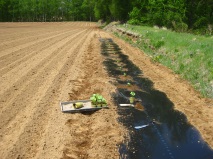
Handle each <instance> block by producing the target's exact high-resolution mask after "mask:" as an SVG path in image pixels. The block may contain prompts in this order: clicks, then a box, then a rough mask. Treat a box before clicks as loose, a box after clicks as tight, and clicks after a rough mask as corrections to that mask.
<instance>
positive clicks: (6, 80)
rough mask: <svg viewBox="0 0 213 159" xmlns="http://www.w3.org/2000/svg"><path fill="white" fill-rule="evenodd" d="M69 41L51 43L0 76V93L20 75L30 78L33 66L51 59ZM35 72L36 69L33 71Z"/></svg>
mask: <svg viewBox="0 0 213 159" xmlns="http://www.w3.org/2000/svg"><path fill="white" fill-rule="evenodd" d="M82 32H84V31H81V32H79V33H77V34H75V35H74V38H75V37H77V36H78V35H79V34H80V33H82ZM71 42H72V39H69V38H66V39H64V40H63V41H61V42H59V43H58V44H57V45H53V46H51V47H49V49H48V51H44V52H41V53H40V54H37V55H36V56H34V57H33V58H31V59H30V60H28V61H26V62H24V63H22V64H21V65H19V67H17V68H15V69H13V70H12V71H10V72H9V73H8V74H6V75H4V76H1V77H0V79H1V81H2V83H0V87H1V90H0V95H1V94H2V92H4V91H5V90H7V89H9V88H10V87H12V86H13V84H14V83H15V82H17V81H18V79H19V78H20V77H22V76H24V78H26V79H27V78H30V76H32V73H33V72H32V71H31V70H32V69H33V68H34V67H36V66H37V65H39V63H40V62H41V61H44V62H46V61H48V60H49V59H51V58H52V57H53V56H55V55H56V54H57V53H58V52H59V51H60V50H61V49H62V48H63V46H66V45H67V46H69V44H70V43H71ZM52 55H53V56H52ZM45 60H46V61H45ZM59 60H60V58H59ZM40 67H42V66H40ZM29 72H32V73H31V75H30V76H25V75H27V73H29ZM35 72H36V71H34V73H35ZM28 75H29V74H28ZM26 79H25V80H26ZM22 80H23V78H21V79H20V81H22Z"/></svg>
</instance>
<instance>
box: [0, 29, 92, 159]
mask: <svg viewBox="0 0 213 159" xmlns="http://www.w3.org/2000/svg"><path fill="white" fill-rule="evenodd" d="M91 32H92V29H91V28H90V29H86V28H85V29H81V30H79V31H77V29H74V30H71V31H66V30H65V32H64V30H63V31H61V32H60V33H59V34H56V35H54V34H53V32H52V35H51V34H49V35H48V36H47V37H44V36H42V37H39V38H41V39H39V40H35V41H33V42H29V43H27V44H23V43H22V44H21V45H20V44H18V46H17V47H16V46H14V47H12V48H10V47H8V48H7V49H5V52H4V53H1V55H2V56H1V57H0V58H1V62H2V63H4V65H3V64H2V63H1V66H2V67H1V70H0V71H1V84H0V85H1V87H2V88H1V91H0V99H1V101H0V102H1V104H0V108H1V113H0V117H1V121H0V126H1V129H0V130H1V135H0V146H1V151H0V154H1V156H2V157H3V158H17V157H18V158H22V157H23V158H32V157H35V156H36V155H38V156H39V154H38V151H39V149H42V148H43V146H41V145H43V144H44V143H45V142H46V141H45V140H46V139H45V138H49V137H48V136H46V131H49V130H47V129H46V127H47V125H48V124H49V123H51V121H49V119H50V118H51V114H52V113H54V110H55V108H54V107H52V106H53V105H58V101H59V98H61V89H62V88H63V86H64V85H65V84H66V83H67V82H69V78H68V77H67V76H68V75H70V74H72V76H75V77H77V75H78V72H77V71H75V67H73V66H74V64H75V65H77V64H76V63H78V62H79V61H78V60H79V59H81V58H82V55H83V54H84V51H83V50H84V49H85V48H84V47H82V46H83V44H84V43H88V42H89V40H90V39H91V35H90V34H91ZM74 39H75V40H74ZM31 40H32V39H31ZM22 42H24V41H22ZM20 47H23V49H21V50H20ZM13 50H14V52H13ZM77 61H78V62H77ZM54 120H56V119H54ZM52 133H53V134H55V133H54V132H52ZM50 136H51V135H50ZM52 144H53V143H52ZM44 145H46V144H44ZM55 146H57V145H55ZM40 152H41V151H40ZM38 156H37V157H38Z"/></svg>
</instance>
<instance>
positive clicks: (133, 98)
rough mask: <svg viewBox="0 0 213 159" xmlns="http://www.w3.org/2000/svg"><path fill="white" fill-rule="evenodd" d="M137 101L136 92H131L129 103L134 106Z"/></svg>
mask: <svg viewBox="0 0 213 159" xmlns="http://www.w3.org/2000/svg"><path fill="white" fill-rule="evenodd" d="M134 101H135V92H130V97H129V102H130V103H131V104H133V103H134Z"/></svg>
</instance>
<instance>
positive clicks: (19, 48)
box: [0, 32, 65, 61]
mask: <svg viewBox="0 0 213 159" xmlns="http://www.w3.org/2000/svg"><path fill="white" fill-rule="evenodd" d="M61 34H65V33H64V32H62V33H59V34H56V35H55V34H53V35H52V36H49V37H43V38H38V39H36V40H34V41H29V42H27V43H23V44H20V45H15V46H13V47H12V48H8V49H5V50H3V51H0V61H2V60H3V59H4V57H5V56H6V55H8V54H12V55H15V54H16V53H17V52H20V51H26V50H27V49H28V47H34V48H37V47H39V46H40V45H41V44H42V43H44V42H45V41H46V40H49V39H51V38H55V37H57V36H59V35H61ZM28 51H29V50H28Z"/></svg>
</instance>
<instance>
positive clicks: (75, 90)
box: [0, 22, 213, 159]
mask: <svg viewBox="0 0 213 159" xmlns="http://www.w3.org/2000/svg"><path fill="white" fill-rule="evenodd" d="M100 37H102V38H113V40H114V41H115V42H116V43H117V44H118V45H119V46H120V47H121V48H122V52H123V53H125V54H128V55H129V57H130V59H131V60H132V61H133V62H134V63H135V64H136V65H137V66H138V67H139V68H141V70H143V72H144V75H145V76H147V77H148V78H150V79H151V80H152V81H153V82H154V83H155V87H156V88H157V89H159V90H161V91H163V92H165V93H166V94H167V96H168V97H169V98H170V100H171V101H172V102H173V103H174V105H175V108H176V109H178V110H180V111H182V112H183V113H185V114H186V115H187V117H188V119H189V121H190V122H191V123H192V124H193V125H194V126H196V127H197V128H198V129H199V130H200V132H201V134H202V135H203V137H204V139H205V140H206V141H207V142H208V143H209V144H210V145H211V146H212V147H213V137H212V134H213V129H212V126H213V107H212V100H208V99H204V98H201V97H200V96H199V94H198V93H197V92H195V91H194V90H193V89H192V88H191V86H190V85H189V84H188V83H187V82H186V81H183V80H181V79H180V78H179V77H178V76H177V75H175V74H173V73H172V72H171V71H170V70H169V69H167V68H165V67H163V66H161V65H158V64H154V63H152V62H150V59H149V58H148V57H147V56H146V55H144V54H143V53H142V52H141V51H140V50H138V49H136V48H133V47H132V46H130V45H128V44H126V43H125V42H123V41H122V40H120V39H117V38H115V37H114V36H113V35H111V34H109V33H106V32H104V31H101V30H99V29H98V28H97V27H96V24H95V23H86V22H85V23H83V22H76V23H0V48H1V50H0V81H1V82H0V88H1V89H0V119H1V120H0V147H1V149H0V156H1V158H3V159H11V158H19V159H20V158H23V159H25V158H44V159H54V158H56V159H58V158H67V159H79V158H82V159H94V158H99V159H105V158H110V159H111V158H119V156H118V155H119V153H118V145H119V143H121V142H122V141H123V136H125V133H126V132H125V129H124V128H123V127H122V126H121V125H120V124H119V123H118V122H117V118H118V115H117V113H116V105H114V104H113V102H112V100H111V95H110V94H111V93H112V92H114V91H115V86H113V85H112V84H111V83H110V80H112V79H110V78H109V77H108V75H107V73H106V71H105V69H104V66H103V65H102V62H103V60H104V59H103V57H102V56H101V54H100V49H101V48H100V42H99V38H100ZM93 93H101V94H102V95H103V96H104V97H105V98H106V99H107V100H108V101H109V108H110V109H103V110H100V111H97V112H94V113H89V114H79V113H76V114H63V113H62V112H61V110H60V107H59V102H60V101H68V100H76V99H88V98H89V96H90V95H91V94H93Z"/></svg>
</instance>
